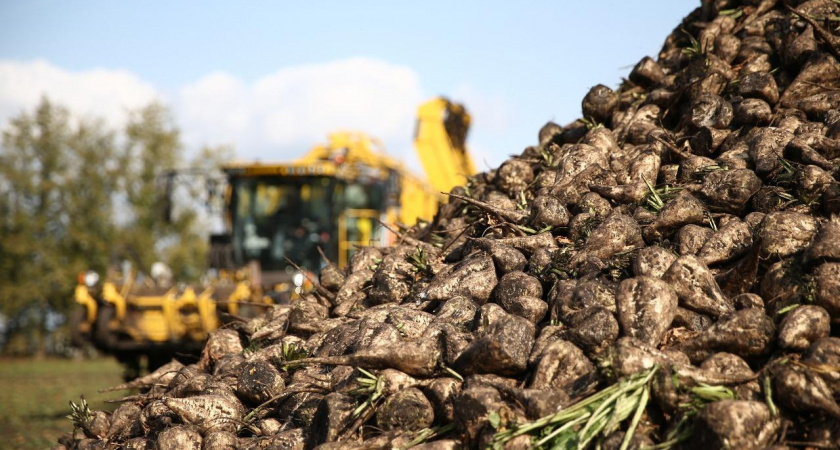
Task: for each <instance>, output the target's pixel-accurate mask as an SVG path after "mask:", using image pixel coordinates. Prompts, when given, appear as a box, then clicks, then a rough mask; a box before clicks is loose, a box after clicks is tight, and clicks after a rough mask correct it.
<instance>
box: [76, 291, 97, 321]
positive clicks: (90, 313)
mask: <svg viewBox="0 0 840 450" xmlns="http://www.w3.org/2000/svg"><path fill="white" fill-rule="evenodd" d="M74 297H75V299H76V303H78V304H80V305H82V306H84V307H85V311H86V312H87V314H86V316H85V321H86V322H87V323H88V324H92V323H93V322H95V321H96V300H94V299H93V297H92V296H91V295H90V291H89V290H88V288H87V286H84V285H78V286H76V295H75V296H74Z"/></svg>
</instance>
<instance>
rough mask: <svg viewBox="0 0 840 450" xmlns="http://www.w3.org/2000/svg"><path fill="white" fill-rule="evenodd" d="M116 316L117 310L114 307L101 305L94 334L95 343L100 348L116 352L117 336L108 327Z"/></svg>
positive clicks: (97, 313)
mask: <svg viewBox="0 0 840 450" xmlns="http://www.w3.org/2000/svg"><path fill="white" fill-rule="evenodd" d="M114 315H116V310H115V309H114V307H113V306H111V305H99V310H98V311H97V312H96V323H95V324H94V332H93V337H94V343H95V344H96V346H97V347H98V348H102V349H105V350H114V349H115V348H116V346H117V336H116V334H115V333H114V332H113V331H111V330H110V329H109V327H108V324H110V323H111V320H112V319H113V318H114Z"/></svg>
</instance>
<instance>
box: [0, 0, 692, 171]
mask: <svg viewBox="0 0 840 450" xmlns="http://www.w3.org/2000/svg"><path fill="white" fill-rule="evenodd" d="M698 5H699V1H697V0H673V1H664V0H661V1H647V2H626V1H619V0H613V1H608V0H591V1H588V2H564V1H554V2H549V1H533V2H496V1H485V2H477V1H469V2H444V1H426V2H373V1H357V2H339V1H322V2H261V1H252V2H235V3H234V2H228V3H221V2H210V1H182V2H163V1H145V2H113V1H86V2H81V1H29V2H17V1H9V0H0V121H2V122H5V121H6V119H7V118H8V117H9V116H10V115H12V114H14V113H16V112H17V111H20V110H21V109H22V108H30V107H31V106H32V104H33V103H34V102H36V101H37V98H38V97H39V96H40V95H39V94H42V93H46V94H47V95H49V96H51V97H53V98H56V99H57V100H58V101H60V102H62V103H66V104H68V106H70V108H71V109H72V110H74V111H76V112H78V113H79V114H81V115H87V116H105V117H106V118H107V119H108V120H109V121H110V122H111V123H114V124H117V125H118V124H120V123H122V121H124V115H125V111H126V110H127V109H131V108H136V107H137V106H139V105H140V104H143V103H145V102H148V101H149V100H150V99H154V98H157V99H160V100H162V101H164V102H166V103H167V104H169V105H170V106H171V107H172V109H173V111H174V113H175V118H176V120H177V121H178V123H179V125H180V126H181V127H182V129H183V130H184V138H185V141H186V144H187V147H188V149H190V150H194V149H195V148H197V147H199V146H200V145H203V144H232V145H233V146H234V147H235V148H236V150H237V153H238V154H239V156H240V157H243V158H259V159H263V160H277V159H291V158H294V157H295V156H299V155H300V154H302V153H303V152H304V151H305V150H306V149H307V148H308V147H309V146H310V145H312V144H314V143H315V142H316V141H318V140H319V139H320V137H321V136H324V135H325V134H326V133H327V132H329V131H330V130H331V129H334V128H337V127H343V128H362V129H363V130H364V131H369V132H371V133H372V134H375V135H377V136H378V137H380V138H382V140H383V141H384V142H385V145H386V147H387V148H388V151H389V152H390V153H393V154H398V155H401V156H402V157H403V158H404V159H406V160H407V161H408V163H409V164H410V165H412V166H416V163H414V162H413V156H412V154H411V148H410V138H411V133H412V131H413V130H412V121H413V117H414V107H416V105H417V104H418V103H419V102H420V101H422V100H423V99H426V98H430V97H432V96H434V95H438V94H444V95H448V96H450V97H453V98H455V99H456V100H462V101H463V102H464V103H465V104H466V106H467V108H468V109H469V110H470V112H471V113H472V115H473V123H474V126H473V129H472V130H471V134H470V136H469V140H468V144H469V145H470V146H471V148H472V149H473V150H474V152H475V153H476V154H477V157H478V159H479V165H480V166H484V165H485V164H486V165H487V166H491V167H494V166H496V165H498V164H499V163H500V162H502V161H503V160H504V159H505V157H506V155H508V154H511V153H517V152H519V151H521V149H522V148H523V147H525V146H527V145H530V144H533V143H534V141H535V140H536V134H537V131H538V130H539V128H540V126H542V124H544V123H545V122H546V121H548V120H555V121H557V122H561V123H566V122H569V121H571V120H573V119H575V118H576V117H577V116H578V115H579V114H580V100H581V98H582V96H583V95H584V94H585V93H586V91H587V90H588V88H589V87H591V86H593V85H595V84H598V83H603V84H606V85H608V86H613V87H614V86H616V85H617V84H618V83H619V82H620V79H621V77H622V76H626V74H627V73H628V72H629V70H630V68H631V67H632V65H633V64H635V63H636V62H637V61H638V60H639V59H640V58H642V57H643V56H645V55H652V56H655V55H656V53H657V52H658V50H659V48H660V46H661V45H662V42H663V40H664V39H665V37H666V36H667V34H668V33H669V32H670V31H671V30H672V29H673V28H674V27H675V26H677V25H678V24H679V22H680V20H681V18H682V17H683V16H685V15H687V14H688V13H689V12H690V11H691V10H692V9H693V8H695V7H696V6H698Z"/></svg>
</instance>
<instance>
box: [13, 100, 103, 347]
mask: <svg viewBox="0 0 840 450" xmlns="http://www.w3.org/2000/svg"><path fill="white" fill-rule="evenodd" d="M1 148H2V150H0V211H2V213H3V214H2V217H0V308H1V309H0V311H2V313H3V314H4V315H5V316H7V317H16V316H17V315H19V314H21V312H22V311H23V309H24V308H29V310H30V311H29V312H28V313H27V316H28V317H30V319H29V320H28V321H27V323H30V324H32V327H30V328H33V327H34V328H33V330H31V331H32V332H33V333H34V335H35V336H34V339H35V340H36V341H40V340H41V337H42V336H43V331H44V330H43V324H44V323H45V321H46V318H47V313H48V311H64V310H66V309H67V308H68V307H69V305H70V304H71V302H72V292H73V287H74V286H75V283H76V278H77V277H76V274H77V273H78V271H80V270H84V268H87V267H93V268H98V269H104V267H105V264H106V262H105V260H104V259H102V258H101V257H97V255H101V248H102V247H103V246H104V245H107V243H101V242H99V241H98V240H99V239H103V238H104V239H105V240H107V236H109V235H110V234H111V230H110V225H109V223H110V222H109V221H108V220H107V218H106V217H107V215H108V208H109V207H110V202H108V201H107V200H106V199H107V196H108V195H109V194H108V192H109V191H108V189H109V185H108V180H107V175H106V174H105V173H103V172H101V171H98V170H96V169H95V168H91V167H87V165H88V164H90V163H91V162H92V161H106V160H107V159H108V158H109V157H110V155H111V154H112V152H113V150H114V147H113V138H112V136H110V135H109V134H107V133H104V132H103V131H102V128H101V126H100V125H98V124H92V123H88V122H86V121H80V123H79V125H78V126H77V127H76V128H75V130H74V129H73V127H71V125H70V121H69V114H68V112H67V111H66V110H65V109H64V108H61V107H58V106H55V105H53V104H52V103H50V102H49V101H48V100H46V99H44V100H42V101H41V103H40V104H39V105H38V107H37V108H36V110H35V112H34V114H27V113H23V114H21V115H20V116H18V117H16V118H14V119H12V120H11V122H10V124H9V126H8V127H7V129H6V130H5V131H4V132H3V139H2V147H1ZM94 203H95V204H94ZM33 308H34V309H33ZM33 311H35V312H34V313H33ZM33 315H34V317H36V319H32V317H33Z"/></svg>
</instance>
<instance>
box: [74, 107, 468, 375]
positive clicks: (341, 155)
mask: <svg viewBox="0 0 840 450" xmlns="http://www.w3.org/2000/svg"><path fill="white" fill-rule="evenodd" d="M417 114H418V118H417V128H416V130H415V136H414V143H415V149H416V151H417V153H418V156H419V157H420V161H421V163H422V164H423V167H424V169H425V172H426V177H427V179H426V180H424V179H422V178H420V177H417V176H415V175H413V174H412V173H411V172H409V171H408V170H406V168H405V167H404V166H403V165H402V164H401V163H400V162H399V161H397V160H395V159H393V158H391V157H389V156H387V155H386V154H385V153H384V151H383V150H382V148H381V146H380V145H379V143H378V142H377V141H376V140H375V139H372V138H371V137H369V136H367V135H366V134H364V133H357V132H337V133H332V134H330V135H329V139H328V141H327V142H326V143H325V144H322V145H317V146H315V147H314V148H312V149H311V150H310V151H309V152H308V153H307V154H306V155H304V156H303V157H301V158H299V159H297V160H295V161H292V162H289V163H259V162H234V163H230V164H228V165H226V166H224V167H222V170H223V172H224V173H225V178H226V180H227V190H226V194H225V210H226V225H227V233H225V234H221V235H214V236H212V237H211V251H210V254H211V257H210V267H211V268H212V269H213V270H214V272H215V273H216V274H217V276H215V277H213V278H212V279H213V281H212V282H210V283H209V284H208V285H206V286H187V285H180V284H176V285H173V286H165V285H164V286H162V285H160V284H158V283H153V282H151V278H145V279H143V280H142V282H141V281H139V279H138V278H137V277H133V276H126V277H124V278H123V279H121V280H116V279H114V280H108V281H105V282H104V283H99V282H98V280H97V278H98V277H97V276H95V274H88V276H86V277H85V276H83V277H80V278H81V279H80V283H79V286H78V287H77V289H76V295H75V299H76V302H77V303H79V304H80V305H82V306H83V308H82V309H80V311H79V312H78V315H77V316H76V317H75V324H74V332H75V333H74V334H75V336H76V338H77V339H79V340H84V339H88V340H91V341H92V342H93V343H94V345H95V346H96V347H98V348H99V349H101V350H104V351H106V352H109V353H113V354H115V355H116V356H117V357H118V358H119V359H121V360H122V361H123V362H124V363H126V364H127V365H129V366H130V367H132V366H136V365H137V363H138V361H139V357H140V356H142V355H146V356H148V357H149V366H150V367H154V366H157V365H159V364H162V363H163V362H165V361H167V360H168V359H169V358H171V357H172V356H173V355H174V354H178V353H192V352H196V351H198V350H199V349H200V348H201V346H202V345H203V341H204V339H205V338H206V337H207V333H208V332H210V331H212V330H214V329H216V328H217V327H219V326H220V324H221V317H223V314H220V313H227V314H231V315H246V316H247V315H249V314H250V313H252V312H253V311H254V310H255V309H259V308H258V306H259V305H270V304H274V303H278V302H284V301H289V299H290V298H291V297H293V296H294V295H295V294H299V293H300V292H302V291H303V290H305V289H306V285H305V284H306V281H307V278H309V277H308V276H305V274H304V273H301V272H300V271H299V270H298V268H297V267H296V266H298V267H300V268H303V269H304V270H307V271H316V270H317V269H318V268H319V267H320V265H321V264H322V258H321V257H320V254H319V251H318V249H319V248H320V249H322V251H323V252H324V253H325V255H326V256H327V257H328V258H330V259H331V260H333V261H336V262H338V264H339V265H340V266H344V265H346V264H347V262H348V261H349V258H350V256H351V255H352V252H353V251H354V249H355V248H357V246H366V245H387V244H388V243H389V242H390V241H391V240H392V239H393V238H394V237H393V236H392V235H391V234H390V233H389V232H387V231H385V230H383V229H382V228H380V226H379V223H380V222H382V223H387V224H396V223H402V224H406V225H413V224H414V223H416V222H417V221H418V220H430V219H432V217H433V216H434V214H435V212H436V211H437V206H438V204H439V203H440V202H441V201H442V200H443V198H442V197H443V196H442V194H441V192H448V191H449V190H450V189H452V188H453V187H454V186H457V185H461V184H463V183H464V182H465V180H466V177H467V176H469V175H471V174H473V173H474V172H475V169H474V166H473V162H472V160H471V159H470V156H469V154H468V153H467V151H466V148H465V145H464V142H465V138H466V134H467V130H468V128H469V122H470V117H469V115H468V114H467V112H466V111H465V110H464V108H463V107H462V106H461V105H458V104H455V103H452V102H449V101H448V100H446V99H444V98H435V99H433V100H430V101H428V102H426V103H424V104H423V105H421V106H420V107H419V108H418V113H417ZM289 261H293V262H294V263H295V264H294V265H293V264H290V262H289Z"/></svg>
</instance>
